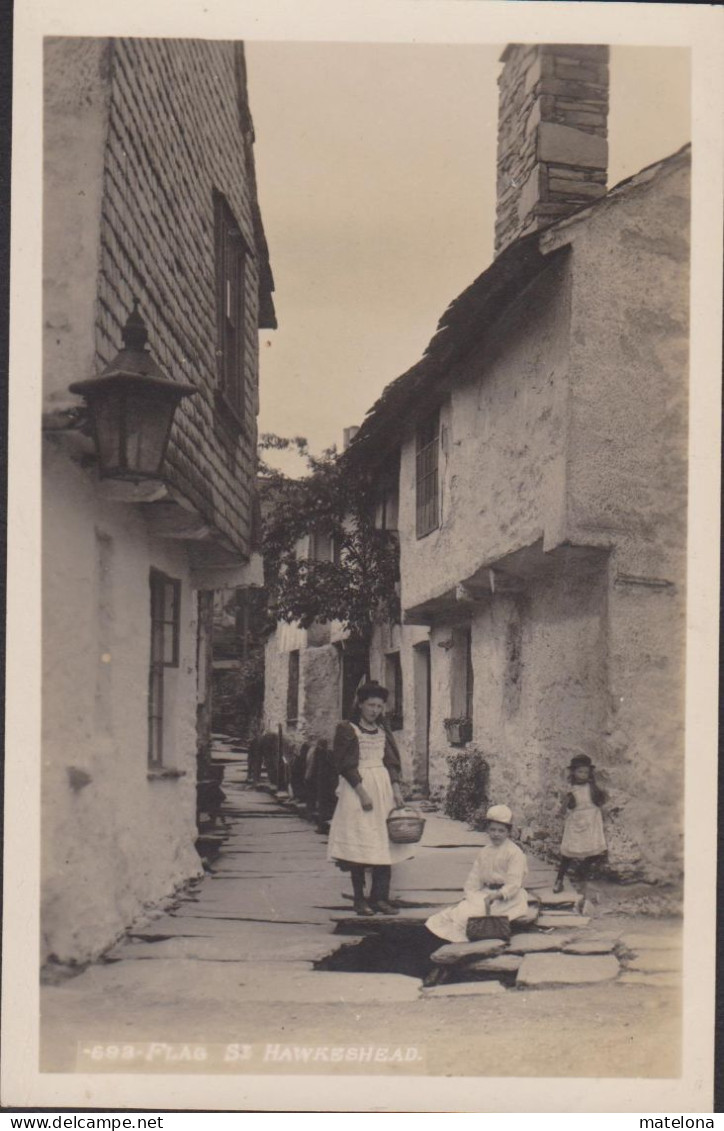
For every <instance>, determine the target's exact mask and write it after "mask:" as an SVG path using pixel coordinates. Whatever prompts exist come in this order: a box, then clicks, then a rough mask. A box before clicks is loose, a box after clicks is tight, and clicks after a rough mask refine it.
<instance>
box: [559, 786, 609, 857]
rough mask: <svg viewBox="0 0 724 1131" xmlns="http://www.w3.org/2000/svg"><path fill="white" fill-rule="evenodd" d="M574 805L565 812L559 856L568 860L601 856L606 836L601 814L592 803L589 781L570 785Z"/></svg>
mask: <svg viewBox="0 0 724 1131" xmlns="http://www.w3.org/2000/svg"><path fill="white" fill-rule="evenodd" d="M571 793H572V794H573V796H574V798H575V801H576V807H575V809H569V810H568V811H567V813H566V819H565V823H564V825H563V839H562V841H561V856H567V857H568V858H569V859H570V860H587V859H588V858H589V857H590V856H602V855H603V853H604V852H605V851H606V837H605V835H604V832H603V815H602V813H601V810H600V808H599V806H598V805H594V804H593V799H592V797H591V786H590V783H589V782H584V783H582V784H581V785H572V786H571Z"/></svg>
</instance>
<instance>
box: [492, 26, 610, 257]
mask: <svg viewBox="0 0 724 1131" xmlns="http://www.w3.org/2000/svg"><path fill="white" fill-rule="evenodd" d="M503 60H504V67H503V71H502V73H501V75H500V78H499V79H498V84H499V94H500V109H499V116H498V172H497V216H496V224H495V251H496V255H497V254H498V253H499V252H501V251H502V250H503V249H504V248H505V247H507V246H508V244H510V243H512V242H513V241H514V240H516V239H517V238H518V237H519V236H522V235H525V234H527V233H528V232H531V231H534V230H536V229H538V228H542V227H545V226H546V225H547V224H550V223H551V222H552V221H554V220H558V219H560V218H561V217H563V216H567V215H569V214H570V213H571V212H574V211H576V210H577V209H578V208H581V207H583V206H584V205H586V204H588V203H590V202H591V201H592V200H595V199H597V198H598V197H601V196H604V195H605V193H606V171H607V164H608V145H607V140H606V138H607V116H608V48H607V47H596V46H577V45H575V44H538V45H536V46H527V45H521V44H514V45H511V46H510V47H508V48H507V50H506V52H505V54H504V55H503Z"/></svg>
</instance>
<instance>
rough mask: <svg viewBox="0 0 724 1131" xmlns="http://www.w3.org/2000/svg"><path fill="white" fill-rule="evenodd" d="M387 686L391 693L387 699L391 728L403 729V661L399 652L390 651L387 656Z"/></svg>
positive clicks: (388, 718)
mask: <svg viewBox="0 0 724 1131" xmlns="http://www.w3.org/2000/svg"><path fill="white" fill-rule="evenodd" d="M385 687H386V688H387V690H388V691H389V693H390V697H389V699H388V700H387V720H388V722H389V724H390V730H402V728H403V726H404V716H403V706H402V663H401V661H400V653H399V652H388V653H387V655H386V656H385Z"/></svg>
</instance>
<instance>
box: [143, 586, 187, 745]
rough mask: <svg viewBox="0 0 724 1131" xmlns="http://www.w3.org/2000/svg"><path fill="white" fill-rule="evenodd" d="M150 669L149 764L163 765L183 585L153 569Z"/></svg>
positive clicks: (175, 666) (176, 664) (177, 655)
mask: <svg viewBox="0 0 724 1131" xmlns="http://www.w3.org/2000/svg"><path fill="white" fill-rule="evenodd" d="M150 585H151V665H150V672H149V686H148V764H149V766H152V767H158V766H162V765H163V723H164V710H163V707H164V696H163V691H164V672H165V669H166V668H177V667H178V666H179V636H180V631H179V625H180V605H181V582H180V581H177V580H176V579H175V578H173V577H167V576H166V574H165V573H161V572H160V571H159V570H156V569H152V570H151V575H150Z"/></svg>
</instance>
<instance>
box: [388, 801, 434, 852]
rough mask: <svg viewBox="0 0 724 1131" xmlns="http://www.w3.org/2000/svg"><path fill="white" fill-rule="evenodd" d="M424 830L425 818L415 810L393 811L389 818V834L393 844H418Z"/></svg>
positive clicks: (402, 809)
mask: <svg viewBox="0 0 724 1131" xmlns="http://www.w3.org/2000/svg"><path fill="white" fill-rule="evenodd" d="M424 828H425V818H424V817H421V816H420V814H419V813H418V812H416V810H415V809H406V808H404V807H402V808H400V809H393V810H392V812H391V813H390V815H389V817H388V818H387V834H388V836H389V838H390V840H391V841H392V842H393V844H417V842H418V841H419V840H421V839H422V834H423V831H424Z"/></svg>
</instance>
